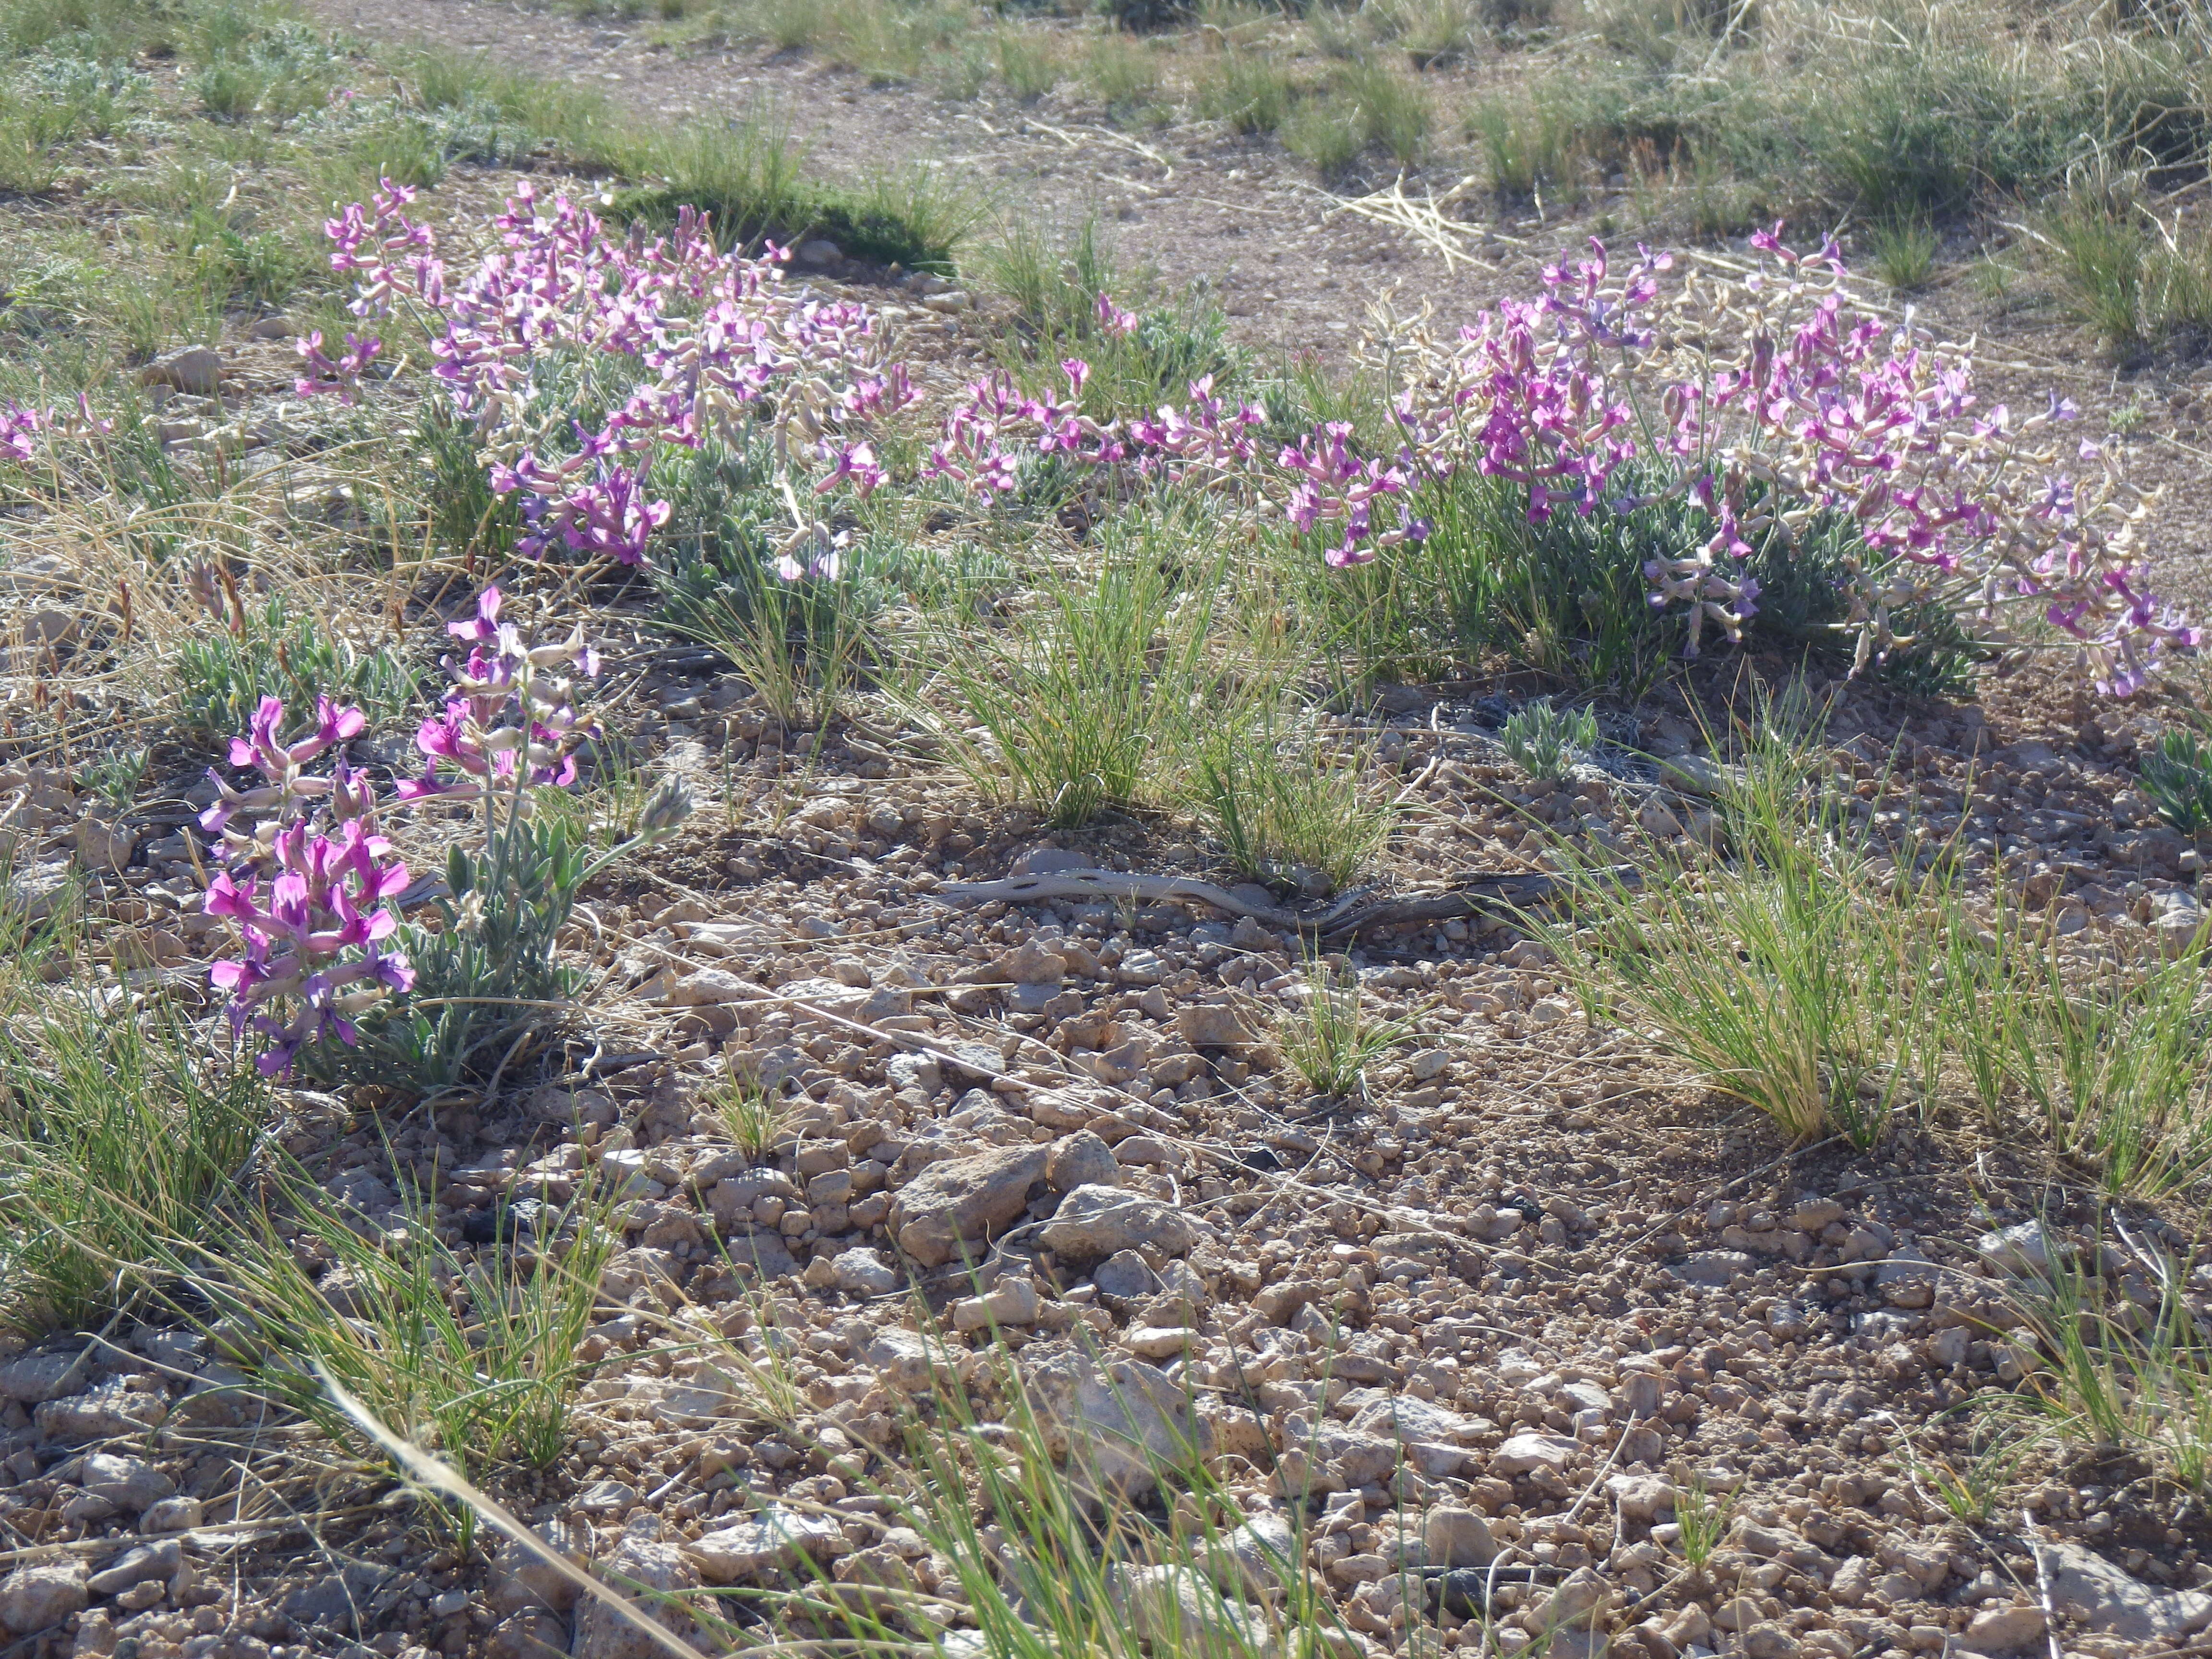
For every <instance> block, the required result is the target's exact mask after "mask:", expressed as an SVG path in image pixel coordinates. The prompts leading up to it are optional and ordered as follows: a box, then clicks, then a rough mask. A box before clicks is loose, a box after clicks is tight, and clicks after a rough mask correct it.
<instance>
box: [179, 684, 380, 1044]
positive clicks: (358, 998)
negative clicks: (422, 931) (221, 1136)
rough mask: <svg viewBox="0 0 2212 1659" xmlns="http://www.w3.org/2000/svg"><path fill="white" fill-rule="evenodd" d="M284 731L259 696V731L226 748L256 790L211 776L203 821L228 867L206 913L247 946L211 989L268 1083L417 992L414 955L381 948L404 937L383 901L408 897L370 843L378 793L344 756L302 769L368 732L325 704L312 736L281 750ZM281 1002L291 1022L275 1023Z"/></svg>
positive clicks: (348, 713) (270, 703) (268, 700)
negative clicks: (238, 823) (245, 820)
mask: <svg viewBox="0 0 2212 1659" xmlns="http://www.w3.org/2000/svg"><path fill="white" fill-rule="evenodd" d="M284 724H285V717H284V705H283V703H282V702H278V701H277V700H276V698H275V697H264V698H263V699H262V700H261V704H260V707H259V708H257V709H256V710H255V711H254V714H253V720H252V726H251V729H250V730H249V731H248V732H246V735H245V736H244V737H240V738H233V739H231V744H230V760H231V764H232V765H234V766H237V767H247V766H250V767H252V768H254V769H256V770H258V772H259V773H260V774H261V775H262V779H263V782H262V784H261V786H260V787H258V788H254V789H248V790H244V791H240V790H235V789H233V788H232V787H230V786H229V785H228V783H227V782H225V781H224V780H223V779H222V775H220V774H218V773H216V772H214V771H212V770H211V771H210V773H209V776H210V777H211V778H213V779H214V780H215V784H216V790H217V791H218V796H217V799H216V803H215V805H212V806H210V808H209V809H208V811H206V812H205V813H204V815H203V816H202V817H201V819H200V824H201V827H202V828H204V829H206V830H207V831H208V832H209V833H210V834H211V835H212V834H216V833H220V834H222V836H223V839H224V842H225V845H226V848H227V849H228V852H229V854H231V860H232V861H231V867H230V868H228V869H227V870H224V871H222V872H219V873H218V874H217V875H216V878H215V879H214V881H212V882H211V883H210V884H209V886H208V895H207V913H208V914H209V915H211V916H228V917H230V918H232V919H233V920H234V921H236V922H237V923H238V925H239V930H240V934H241V935H242V937H243V938H244V940H245V944H246V950H245V954H244V955H243V956H241V957H238V958H237V959H236V960H234V961H230V962H219V963H216V965H215V967H214V969H212V970H211V971H210V974H209V978H210V981H212V982H213V983H214V984H215V985H216V987H219V988H221V989H222V990H225V991H228V993H229V994H230V1009H229V1012H230V1020H231V1025H232V1029H233V1030H235V1031H237V1032H238V1034H239V1035H240V1036H241V1037H243V1036H245V1034H246V1031H247V1030H249V1029H250V1030H252V1031H254V1032H256V1033H258V1035H259V1036H262V1037H264V1038H265V1039H266V1040H267V1044H268V1046H267V1047H266V1048H264V1049H263V1051H262V1052H261V1054H260V1055H259V1056H258V1059H257V1060H256V1061H255V1063H256V1064H257V1065H258V1066H259V1067H260V1068H261V1070H262V1072H263V1073H264V1074H266V1075H268V1076H270V1077H276V1076H278V1075H281V1074H282V1073H285V1072H288V1071H289V1070H290V1069H291V1066H292V1062H293V1060H294V1059H295V1057H296V1056H297V1055H298V1054H299V1052H300V1050H301V1048H303V1047H305V1046H306V1045H307V1044H308V1043H311V1042H319V1041H320V1040H321V1039H322V1038H323V1037H324V1036H337V1038H338V1039H339V1040H340V1041H341V1042H354V1041H355V1040H356V1030H355V1028H354V1024H353V1022H352V1019H351V1018H350V1017H351V1016H353V1015H355V1014H357V1013H359V1012H362V1010H363V1009H365V1008H367V1007H368V1006H371V1005H372V1004H374V1003H375V1002H376V1001H378V1000H380V999H381V998H382V997H383V996H385V995H386V994H387V993H389V992H392V991H404V990H406V989H408V988H409V987H410V986H412V985H413V984H414V982H415V971H414V969H413V968H412V967H410V965H409V963H408V961H407V957H406V956H405V955H404V953H403V952H400V951H390V950H387V949H386V947H385V943H384V942H385V941H386V939H390V938H391V937H392V933H394V932H395V931H397V929H398V926H399V917H398V914H397V913H396V912H395V911H394V910H392V908H390V906H389V905H388V904H387V902H386V901H387V900H389V899H392V898H393V897H395V896H398V893H399V892H400V891H401V890H402V889H404V887H405V886H406V885H407V866H405V865H404V864H402V863H401V862H400V861H399V860H398V858H396V857H395V856H394V855H393V854H392V843H391V842H388V841H386V840H385V838H384V837H383V836H380V835H378V834H376V833H375V830H374V806H375V801H374V794H373V793H372V792H371V791H370V790H369V789H368V787H367V786H366V784H365V782H364V781H362V778H361V777H360V775H359V774H357V773H356V772H354V771H352V770H351V769H349V767H348V766H347V764H346V763H345V760H344V757H343V755H341V756H339V757H337V758H336V759H335V762H334V764H333V766H332V769H331V773H330V775H327V776H315V775H310V774H308V773H307V771H306V770H305V769H306V768H307V766H308V765H309V764H311V763H313V762H314V761H315V760H316V759H318V758H319V757H321V756H322V755H323V754H324V753H325V752H326V751H328V750H331V749H333V748H337V747H338V746H339V745H341V744H344V743H345V742H346V741H347V740H349V738H353V737H355V736H356V735H358V734H359V733H360V732H361V730H362V726H364V725H365V724H366V721H365V720H364V719H363V717H362V712H361V710H359V709H358V708H339V707H337V705H335V704H334V703H332V702H331V700H330V699H329V698H327V697H323V698H319V699H318V700H317V702H316V705H315V724H314V726H313V728H312V729H311V730H309V731H308V732H306V733H305V734H303V735H301V736H300V737H297V738H294V739H293V740H292V741H290V742H289V743H287V742H285V741H284V740H283V738H282V737H281V736H280V733H281V732H283V728H284ZM317 805H320V806H321V808H322V811H320V812H319V814H317V817H316V819H315V820H314V821H311V819H310V817H309V814H310V812H311V811H313V809H314V808H315V807H316V806H317ZM264 813H266V814H270V817H269V819H268V821H267V822H266V823H262V824H260V825H258V827H257V828H256V829H254V831H253V832H252V834H250V835H248V834H241V833H240V832H239V831H237V830H236V829H233V828H232V827H231V825H232V820H233V819H234V818H237V817H243V816H246V815H254V816H258V815H261V814H264ZM264 876H267V877H269V882H268V885H267V888H266V890H264V888H263V885H262V878H263V877H264ZM285 1003H289V1004H290V1005H292V1006H291V1010H290V1012H289V1014H282V1016H281V1017H280V1012H281V1011H280V1008H279V1005H282V1004H285Z"/></svg>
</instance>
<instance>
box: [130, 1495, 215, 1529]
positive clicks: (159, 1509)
mask: <svg viewBox="0 0 2212 1659" xmlns="http://www.w3.org/2000/svg"><path fill="white" fill-rule="evenodd" d="M203 1517H204V1505H203V1504H201V1503H200V1500H199V1499H198V1498H186V1497H183V1496H181V1495H180V1496H178V1497H175V1498H163V1499H162V1500H161V1502H160V1503H158V1504H149V1505H148V1506H147V1509H146V1513H145V1514H143V1515H142V1516H139V1517H138V1530H139V1531H141V1532H146V1533H155V1532H190V1531H191V1529H192V1528H194V1527H197V1526H198V1525H199V1524H200V1522H201V1520H202V1519H203Z"/></svg>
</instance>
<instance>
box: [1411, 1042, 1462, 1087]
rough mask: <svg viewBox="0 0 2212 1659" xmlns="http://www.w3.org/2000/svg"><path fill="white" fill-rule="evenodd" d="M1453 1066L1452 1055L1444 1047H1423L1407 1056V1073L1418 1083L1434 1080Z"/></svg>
mask: <svg viewBox="0 0 2212 1659" xmlns="http://www.w3.org/2000/svg"><path fill="white" fill-rule="evenodd" d="M1450 1066H1451V1055H1450V1054H1449V1053H1447V1052H1446V1051H1445V1050H1443V1049H1442V1048H1423V1049H1421V1050H1419V1052H1418V1053H1415V1054H1408V1055H1407V1056H1406V1075H1407V1077H1409V1078H1411V1079H1413V1081H1414V1082H1416V1083H1428V1082H1432V1081H1433V1080H1435V1079H1437V1078H1439V1077H1442V1076H1443V1074H1444V1073H1445V1072H1446V1071H1447V1070H1448V1069H1449V1067H1450Z"/></svg>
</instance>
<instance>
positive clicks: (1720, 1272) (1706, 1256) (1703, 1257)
mask: <svg viewBox="0 0 2212 1659" xmlns="http://www.w3.org/2000/svg"><path fill="white" fill-rule="evenodd" d="M1758 1266H1759V1263H1758V1262H1757V1261H1756V1260H1755V1259H1753V1257H1752V1256H1751V1255H1749V1254H1748V1253H1747V1252H1746V1251H1743V1250H1699V1251H1698V1252H1696V1253H1695V1254H1694V1255H1690V1256H1688V1257H1686V1258H1685V1259H1684V1260H1683V1261H1680V1262H1677V1263H1676V1264H1675V1265H1674V1267H1669V1268H1668V1272H1669V1273H1673V1274H1674V1276H1675V1277H1676V1278H1677V1279H1682V1280H1685V1281H1686V1282H1687V1283H1689V1284H1692V1285H1705V1286H1706V1287H1708V1288H1709V1289H1713V1290H1718V1289H1722V1288H1724V1287H1725V1286H1727V1285H1733V1284H1735V1281H1736V1280H1737V1279H1740V1278H1741V1277H1742V1276H1743V1275H1745V1274H1746V1273H1751V1272H1753V1270H1754V1269H1756V1268H1757V1267H1758Z"/></svg>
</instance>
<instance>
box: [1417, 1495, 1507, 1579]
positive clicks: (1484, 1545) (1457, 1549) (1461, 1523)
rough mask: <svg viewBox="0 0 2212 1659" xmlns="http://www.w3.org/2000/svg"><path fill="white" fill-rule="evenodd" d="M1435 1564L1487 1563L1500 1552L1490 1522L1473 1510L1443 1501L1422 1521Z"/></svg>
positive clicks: (1423, 1530)
mask: <svg viewBox="0 0 2212 1659" xmlns="http://www.w3.org/2000/svg"><path fill="white" fill-rule="evenodd" d="M1421 1541H1422V1543H1424V1544H1425V1545H1426V1546H1427V1547H1428V1552H1429V1565H1431V1566H1432V1567H1486V1566H1488V1565H1490V1564H1491V1562H1492V1561H1493V1560H1495V1559H1497V1556H1498V1542H1497V1541H1496V1540H1495V1539H1493V1538H1492V1536H1491V1535H1490V1522H1487V1521H1486V1520H1485V1519H1483V1517H1482V1516H1480V1515H1479V1514H1478V1513H1476V1512H1475V1511H1474V1510H1468V1509H1461V1508H1459V1507H1458V1506H1457V1505H1455V1504H1438V1505H1437V1507H1436V1508H1434V1509H1432V1510H1430V1511H1429V1512H1428V1515H1427V1516H1426V1517H1425V1519H1424V1520H1423V1521H1422V1522H1421Z"/></svg>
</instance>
